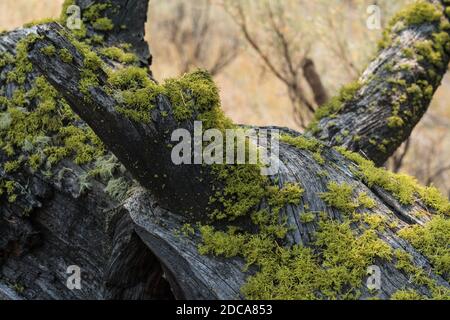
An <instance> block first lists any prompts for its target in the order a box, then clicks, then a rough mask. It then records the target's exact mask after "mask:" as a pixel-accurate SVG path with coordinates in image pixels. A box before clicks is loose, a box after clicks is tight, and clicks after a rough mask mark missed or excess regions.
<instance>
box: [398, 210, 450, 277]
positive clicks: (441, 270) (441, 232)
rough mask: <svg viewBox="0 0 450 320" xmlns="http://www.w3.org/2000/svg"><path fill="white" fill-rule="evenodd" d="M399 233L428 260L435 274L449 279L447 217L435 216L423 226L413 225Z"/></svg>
mask: <svg viewBox="0 0 450 320" xmlns="http://www.w3.org/2000/svg"><path fill="white" fill-rule="evenodd" d="M399 235H400V236H401V237H402V238H404V239H405V240H407V241H409V242H410V243H411V244H412V245H413V246H414V247H415V248H416V249H417V250H419V251H420V252H421V253H423V254H424V255H425V256H426V257H427V258H428V259H429V260H430V262H431V263H432V264H433V269H434V270H435V272H436V273H437V274H440V275H442V276H443V277H445V278H446V279H447V280H450V247H449V244H450V220H449V219H446V218H444V217H441V216H436V217H433V219H432V220H431V221H430V222H428V223H426V224H425V225H423V226H421V225H414V226H410V227H407V228H404V229H402V230H400V231H399Z"/></svg>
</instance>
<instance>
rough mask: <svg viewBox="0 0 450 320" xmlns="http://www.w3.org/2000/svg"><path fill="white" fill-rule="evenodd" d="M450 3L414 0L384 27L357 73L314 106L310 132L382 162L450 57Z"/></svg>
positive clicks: (406, 132)
mask: <svg viewBox="0 0 450 320" xmlns="http://www.w3.org/2000/svg"><path fill="white" fill-rule="evenodd" d="M449 8H450V4H449V3H448V1H436V0H433V1H425V0H422V1H418V2H416V3H414V4H412V5H410V6H408V7H407V8H405V9H404V10H403V11H402V12H400V13H399V14H397V15H396V16H395V17H394V18H393V20H392V21H391V22H390V23H389V26H388V27H387V29H386V30H385V31H384V36H383V40H382V41H381V42H380V45H379V47H380V49H379V53H378V54H377V57H376V58H375V59H374V60H373V61H372V62H371V63H370V65H369V66H368V67H367V69H366V71H365V72H364V73H363V75H362V76H361V78H360V79H359V80H358V81H357V82H355V83H353V84H350V85H347V86H346V87H344V88H343V89H342V90H341V93H340V95H339V96H338V97H335V98H334V99H332V100H331V101H330V102H329V103H328V104H325V105H324V106H323V107H321V108H320V109H319V110H318V111H317V112H316V121H315V122H314V123H313V125H312V126H311V127H310V129H309V134H311V135H313V136H315V137H317V138H319V139H320V140H322V141H324V142H325V143H327V144H328V145H331V146H336V145H341V146H345V147H347V148H348V149H350V150H353V151H358V152H361V153H362V154H364V155H365V156H366V157H367V158H368V159H371V160H373V161H374V162H375V163H376V164H377V165H382V164H384V162H385V161H386V160H387V159H388V158H389V157H390V156H391V155H392V154H393V153H394V151H395V150H397V148H398V147H399V146H400V145H401V144H402V143H403V142H404V141H405V140H406V139H407V138H408V137H409V136H410V134H411V131H412V130H413V128H414V127H415V125H416V124H417V123H418V122H419V120H420V119H421V118H422V116H423V114H424V113H425V112H426V110H427V109H428V106H429V104H430V101H431V99H432V97H433V94H434V92H435V91H436V90H437V88H438V87H439V85H440V83H441V80H442V78H443V76H444V74H445V73H446V72H447V67H448V63H449V60H450V36H449V32H450V24H449V16H450V11H449Z"/></svg>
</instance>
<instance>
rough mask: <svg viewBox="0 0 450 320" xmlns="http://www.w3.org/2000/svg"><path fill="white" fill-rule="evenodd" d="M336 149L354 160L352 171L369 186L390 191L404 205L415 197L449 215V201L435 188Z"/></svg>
mask: <svg viewBox="0 0 450 320" xmlns="http://www.w3.org/2000/svg"><path fill="white" fill-rule="evenodd" d="M336 150H338V151H339V152H340V153H341V154H342V155H344V156H345V157H347V158H348V159H350V160H352V161H353V162H355V164H356V165H357V167H356V168H355V170H354V173H355V174H356V175H357V176H359V177H361V179H363V180H364V182H365V183H367V185H368V186H369V187H372V186H374V185H376V186H379V187H381V188H383V189H385V190H387V191H389V192H391V193H392V194H393V195H394V196H395V197H396V198H397V199H398V200H399V202H400V203H402V204H404V205H412V204H413V203H414V201H415V200H416V199H420V200H422V201H423V202H424V204H425V205H427V206H428V207H429V208H430V209H431V210H433V211H435V212H436V213H439V214H446V215H450V202H449V201H448V199H447V198H446V197H444V196H443V195H442V193H440V192H439V191H438V190H437V189H436V188H434V187H424V186H421V185H420V184H419V183H418V182H417V180H416V179H415V178H413V177H410V176H408V175H405V174H395V173H392V172H389V171H387V170H385V169H383V168H377V167H376V166H375V164H374V163H373V162H372V161H370V160H367V159H365V158H363V157H362V156H361V155H359V154H357V153H354V152H351V151H348V150H346V149H345V148H342V147H337V148H336Z"/></svg>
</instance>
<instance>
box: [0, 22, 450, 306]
mask: <svg viewBox="0 0 450 320" xmlns="http://www.w3.org/2000/svg"><path fill="white" fill-rule="evenodd" d="M21 32H22V35H21V36H23V33H25V34H28V33H31V34H37V35H38V37H37V38H36V37H34V38H33V39H31V40H30V41H29V43H28V44H29V46H28V48H27V56H28V57H29V59H30V62H31V63H32V64H33V66H34V67H35V68H36V70H39V72H40V73H41V74H42V75H43V76H45V78H46V79H47V81H48V82H49V83H50V84H51V85H52V86H53V88H55V89H56V91H57V93H58V94H60V95H61V98H62V97H63V98H65V100H66V101H67V102H68V103H69V104H70V107H71V108H72V109H73V110H74V111H75V112H76V113H77V114H78V115H79V116H80V117H81V118H82V119H83V120H84V121H85V122H86V123H87V124H88V125H89V126H90V128H92V130H93V131H94V132H95V133H96V135H97V136H98V137H99V138H100V139H101V141H102V142H103V143H104V145H105V147H106V149H107V150H110V151H112V152H113V153H114V155H115V156H116V157H117V158H118V159H119V161H120V162H121V163H122V164H123V166H125V167H126V170H123V169H122V170H120V164H118V163H116V162H115V161H113V160H111V161H112V167H111V163H110V162H108V161H107V164H109V165H107V164H105V163H102V164H98V163H96V162H95V161H93V160H95V158H93V157H92V156H91V157H88V159H87V160H86V161H87V162H86V163H85V164H81V165H76V164H75V163H74V162H76V160H77V159H78V160H80V156H81V155H80V154H78V153H77V152H76V151H78V150H75V151H74V150H72V151H73V152H74V154H70V156H67V155H65V157H67V159H64V160H62V161H61V162H58V164H57V165H56V166H54V167H51V171H53V172H55V173H58V174H56V175H53V176H51V177H50V178H49V177H48V176H49V175H48V172H47V175H46V174H45V173H46V170H35V171H34V172H33V170H30V167H29V165H28V164H27V165H23V166H21V167H20V169H17V168H16V170H11V168H10V167H11V166H12V164H9V165H6V163H11V159H17V155H16V156H14V157H13V156H11V153H9V155H8V154H4V155H3V154H2V158H1V160H2V171H1V173H2V179H3V180H2V182H3V181H4V180H8V181H14V182H15V183H16V184H17V185H20V186H22V187H23V188H22V190H21V192H20V193H15V192H10V193H8V189H7V188H5V193H4V194H3V196H2V202H1V203H0V209H1V210H2V211H1V213H2V230H5V233H2V241H3V243H2V257H3V261H2V269H1V270H2V279H1V286H0V292H1V294H2V295H3V296H5V297H6V298H11V299H15V298H18V297H19V296H21V297H24V298H28V299H33V298H54V299H66V298H88V299H102V298H116V299H126V298H132V299H146V298H170V297H172V296H173V297H175V298H180V299H182V298H189V299H239V298H254V299H259V298H261V299H272V298H291V299H312V298H322V299H327V298H359V299H367V298H371V297H375V296H377V297H379V298H383V299H386V298H411V297H428V298H431V297H433V298H445V297H448V296H449V293H448V292H449V290H450V285H449V283H448V276H449V273H448V271H449V270H448V266H446V265H445V260H443V259H440V258H439V256H437V255H436V254H435V252H434V251H431V252H430V250H428V249H427V246H426V245H424V246H423V245H422V246H421V245H419V244H418V243H417V241H415V240H416V239H415V236H416V235H417V234H420V233H421V232H422V233H425V232H426V233H427V237H426V239H432V240H433V241H434V240H437V241H436V243H435V244H434V246H435V247H436V248H438V252H441V253H444V254H445V252H446V251H445V250H448V248H446V247H447V245H448V243H447V242H445V241H447V240H445V239H447V238H444V241H443V242H442V240H441V242H439V241H438V240H439V239H440V236H441V234H440V233H439V232H438V231H439V230H442V229H443V230H448V227H446V225H445V223H446V221H447V218H446V215H448V214H450V205H449V204H448V202H447V201H446V200H445V199H444V198H443V197H442V196H439V194H438V193H437V192H436V191H435V190H434V189H429V188H424V187H421V186H419V185H418V184H417V183H416V182H415V181H413V180H411V179H407V178H405V177H404V176H397V175H393V174H390V173H388V172H385V171H383V170H382V169H377V168H375V167H374V166H373V165H372V164H371V163H370V162H369V161H367V160H365V159H363V158H362V157H360V156H357V155H356V154H352V153H349V152H348V151H345V150H342V149H332V148H330V147H328V146H326V145H323V144H321V143H319V142H318V141H316V140H313V139H309V138H305V137H303V136H301V135H299V134H298V133H296V132H295V131H292V130H289V129H280V128H277V129H279V130H280V131H281V144H280V153H279V164H280V170H279V172H278V173H276V174H274V175H273V176H270V177H266V178H264V177H261V176H260V174H259V167H258V166H253V165H223V166H221V167H220V168H219V169H218V171H217V169H215V168H206V169H205V166H202V165H178V166H177V165H175V164H174V163H173V162H172V161H171V159H170V155H171V147H168V145H167V144H168V143H170V142H171V133H172V131H173V130H174V129H177V128H180V127H181V128H185V129H187V130H188V131H190V132H192V131H193V130H194V129H193V128H194V121H195V120H205V119H206V120H208V121H209V122H208V123H212V125H211V124H210V125H209V126H208V127H214V125H216V126H219V128H220V129H225V128H234V126H232V125H231V124H230V123H229V122H228V121H227V120H226V119H224V118H223V116H222V115H221V113H220V110H219V109H218V107H219V105H218V103H219V102H218V95H217V91H216V90H214V88H215V86H214V83H213V82H212V80H211V79H210V78H209V77H208V75H206V74H205V73H203V72H196V73H194V74H191V75H186V76H184V77H182V78H181V79H178V80H175V81H174V82H168V83H166V84H163V85H157V84H155V83H154V82H153V81H152V80H151V77H150V75H148V74H147V72H145V69H138V68H136V66H122V65H121V64H117V62H115V63H112V62H111V61H110V60H108V59H106V58H104V59H103V62H101V60H99V59H97V57H98V56H97V54H96V53H95V51H96V48H95V47H94V48H86V47H84V46H82V45H80V43H79V42H77V41H75V39H73V37H72V36H71V35H70V34H68V33H67V31H65V30H64V29H63V28H62V27H61V26H59V25H57V24H50V25H42V26H37V27H35V28H32V29H29V30H26V31H19V34H17V36H15V33H11V34H9V35H8V38H7V39H13V41H11V40H6V39H5V40H4V41H0V42H1V43H12V47H15V44H16V43H17V41H18V38H20V37H21V36H19V35H20V33H21ZM49 48H50V49H49ZM11 50H13V49H11ZM52 52H54V53H55V52H56V53H61V52H65V53H66V55H65V56H66V57H70V59H65V58H62V56H57V55H55V54H52ZM49 53H50V54H49ZM36 70H35V71H36ZM139 70H144V72H141V71H139ZM6 71H8V70H6ZM6 71H5V72H6ZM34 77H36V76H34ZM34 77H33V78H34ZM87 78H88V79H87ZM86 80H90V81H89V82H87V81H86ZM28 81H29V83H33V80H31V79H30V80H28ZM83 83H85V84H87V85H85V86H80V84H83ZM14 89H16V90H17V88H11V89H10V90H11V92H10V94H9V97H10V99H12V98H14V97H13V95H14V94H13V93H14V91H15V90H14ZM171 89H176V90H175V91H176V92H175V94H174V92H173V91H172V90H171ZM142 92H145V93H150V95H149V96H146V98H148V102H149V104H145V105H144V107H143V108H141V107H142V106H141V105H139V104H137V103H136V101H134V100H133V101H132V103H131V104H127V103H125V101H126V99H125V97H126V96H127V95H128V94H129V93H132V95H133V96H136V95H137V94H138V93H142ZM180 92H181V93H180ZM206 94H208V95H206ZM180 97H181V98H180ZM33 101H35V100H33ZM150 102H151V103H150ZM130 105H131V106H133V107H134V109H133V108H130ZM186 105H189V106H190V109H187V110H186V109H184V108H182V107H183V106H186ZM32 106H33V107H36V104H35V102H34V104H32ZM41 107H42V106H41ZM63 107H64V106H59V107H58V108H60V109H61V110H64V109H63ZM180 108H181V109H180ZM31 110H32V109H31ZM137 110H138V111H139V113H135V112H132V111H137ZM14 111H16V110H15V109H14V106H10V105H8V109H7V113H9V114H11V112H12V114H13V115H15V114H14ZM19 111H20V110H19ZM180 111H183V112H180ZM180 114H181V115H180ZM207 116H208V117H207ZM71 119H72V118H71ZM16 121H17V120H16ZM72 121H73V122H72V124H74V125H75V126H76V127H81V128H84V127H83V126H84V125H85V124H84V122H83V121H81V120H80V119H76V118H75V119H73V120H72ZM15 123H16V122H15V121H14V119H13V120H12V121H11V123H10V124H9V125H10V126H11V125H14V124H15ZM67 126H68V124H64V125H63V127H67ZM221 126H222V127H221ZM8 129H9V128H8ZM8 129H4V130H6V132H10V131H8ZM263 129H268V128H263ZM269 129H276V128H269ZM86 130H87V129H86ZM63 132H64V130H63ZM39 133H41V132H39ZM48 133H49V134H50V133H52V134H53V135H54V137H56V138H59V139H60V140H61V139H62V140H63V141H64V142H65V143H66V144H67V142H70V141H67V140H65V139H64V137H65V136H62V137H60V136H58V135H59V134H61V132H59V129H58V131H57V132H48ZM84 135H88V137H89V139H88V138H86V136H84ZM4 137H6V138H7V139H8V141H9V140H11V139H12V137H10V136H9V135H4ZM79 137H80V133H79V134H78V137H77V138H79ZM82 138H83V139H85V140H87V143H86V145H87V146H90V145H92V144H94V138H93V137H92V136H91V135H90V134H89V131H83V134H82ZM90 139H92V141H91V140H90ZM57 140H58V139H56V142H58V141H57ZM33 142H34V143H36V142H35V141H33ZM66 144H65V146H66V147H65V148H68V147H67V145H66ZM86 145H85V144H82V145H81V146H79V147H81V148H80V149H83V150H84V148H87V146H86ZM14 146H15V147H17V146H16V145H14ZM261 147H266V146H265V145H261ZM4 149H5V148H4ZM22 149H23V148H22ZM6 150H7V151H8V148H6ZM26 150H28V149H26ZM46 150H47V152H48V155H47V156H48V157H51V156H52V155H53V156H55V155H54V153H53V152H50V151H54V150H53V149H50V150H49V149H46ZM88 150H90V149H88ZM65 151H66V150H65ZM23 152H24V153H22V155H27V156H28V154H27V153H25V151H23ZM26 152H28V151H26ZM90 152H92V153H93V154H94V155H96V153H95V151H92V150H90ZM44 153H45V152H44ZM74 156H78V157H75V159H73V157H74ZM110 156H111V154H110V153H109V152H107V151H105V152H104V153H101V157H110ZM81 158H83V157H81ZM27 160H28V158H27ZM47 161H48V159H47ZM23 162H24V161H21V163H23ZM78 162H80V161H78ZM81 162H82V161H81ZM5 165H6V166H5ZM7 168H9V169H8V170H6V169H7ZM255 170H256V171H255ZM47 171H48V170H47ZM255 172H256V173H257V174H255ZM86 174H87V175H88V176H90V178H91V179H89V180H88V181H89V183H90V184H91V185H90V186H89V188H90V189H86V186H85V184H86V183H85V181H84V180H83V179H80V177H83V176H84V177H86ZM131 176H132V177H133V178H134V179H136V180H137V181H138V182H139V184H140V187H135V188H130V187H131V184H132V178H131ZM30 179H33V181H34V179H36V180H37V181H40V182H41V185H39V184H38V185H37V186H35V183H28V181H29V180H30ZM118 179H122V180H121V181H122V182H123V183H126V185H127V186H126V187H125V188H124V189H125V191H126V190H128V194H125V192H123V190H122V192H118V191H117V180H118ZM111 181H113V182H115V183H112V184H111ZM110 184H111V186H110ZM74 186H75V187H76V188H74ZM105 186H106V188H105ZM108 186H110V188H108ZM113 187H115V188H113ZM237 187H239V188H237ZM105 189H106V190H107V191H111V189H113V192H106V191H105ZM111 194H112V195H114V196H113V197H111ZM217 194H219V195H220V196H219V197H217ZM8 196H9V198H10V199H8ZM14 196H15V197H14ZM11 197H12V198H11ZM124 199H127V200H125V202H124V203H123V204H120V203H121V202H122V201H123V200H124ZM9 200H11V201H9ZM24 208H28V209H27V210H24ZM105 209H106V210H105ZM24 213H26V214H25V216H24ZM26 215H28V216H26ZM437 224H438V225H439V226H440V227H436V228H434V226H436V225H437ZM437 230H438V231H437ZM3 234H5V235H7V236H6V237H4V236H3ZM34 239H36V240H34ZM444 257H445V256H444ZM155 258H157V259H158V261H156V259H155ZM72 264H74V265H79V266H80V267H82V270H83V274H84V275H86V276H89V281H83V287H82V290H80V291H77V290H69V289H68V288H67V287H66V286H65V282H66V280H67V275H65V271H66V267H67V266H68V265H72ZM373 265H375V266H377V267H379V268H380V272H381V275H380V276H381V284H380V285H379V286H378V287H376V288H372V290H370V288H369V287H370V286H367V285H366V280H367V278H368V275H367V268H368V267H370V266H373ZM37 266H39V267H37ZM36 270H40V271H39V272H36ZM163 274H164V276H163ZM165 279H167V282H166V280H165ZM169 288H170V289H169Z"/></svg>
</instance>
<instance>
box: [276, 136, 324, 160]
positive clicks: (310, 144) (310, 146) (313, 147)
mask: <svg viewBox="0 0 450 320" xmlns="http://www.w3.org/2000/svg"><path fill="white" fill-rule="evenodd" d="M280 141H281V142H284V143H287V144H289V145H291V146H294V147H296V148H298V149H300V150H307V151H310V152H311V153H312V154H313V158H314V160H316V161H317V163H319V164H321V165H323V164H324V163H325V159H324V158H323V157H322V150H323V147H324V145H323V143H322V142H320V141H319V140H317V139H314V138H309V137H308V138H307V137H305V136H297V137H294V136H291V135H287V134H282V135H281V136H280Z"/></svg>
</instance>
